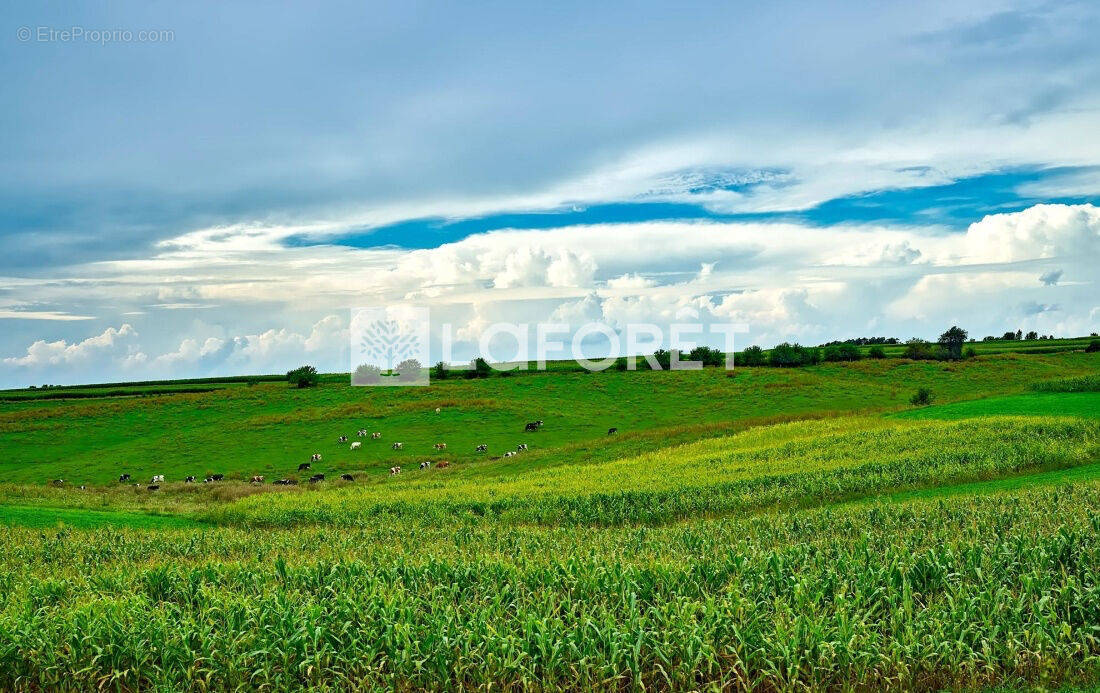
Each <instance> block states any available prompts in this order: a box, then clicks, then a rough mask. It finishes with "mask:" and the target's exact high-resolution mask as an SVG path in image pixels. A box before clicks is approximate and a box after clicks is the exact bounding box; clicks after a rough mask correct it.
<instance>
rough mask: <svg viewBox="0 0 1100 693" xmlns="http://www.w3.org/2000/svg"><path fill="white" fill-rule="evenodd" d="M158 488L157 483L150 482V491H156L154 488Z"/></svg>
mask: <svg viewBox="0 0 1100 693" xmlns="http://www.w3.org/2000/svg"><path fill="white" fill-rule="evenodd" d="M159 489H160V486H158V485H157V484H150V486H149V490H150V491H156V490H159Z"/></svg>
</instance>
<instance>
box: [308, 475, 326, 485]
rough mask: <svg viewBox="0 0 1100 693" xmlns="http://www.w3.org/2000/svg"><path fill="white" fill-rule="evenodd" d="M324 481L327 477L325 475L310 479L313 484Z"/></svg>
mask: <svg viewBox="0 0 1100 693" xmlns="http://www.w3.org/2000/svg"><path fill="white" fill-rule="evenodd" d="M324 480H325V475H324V474H314V475H313V476H311V477H309V483H311V484H316V483H317V482H318V481H324Z"/></svg>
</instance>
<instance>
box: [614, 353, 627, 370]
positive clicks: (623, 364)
mask: <svg viewBox="0 0 1100 693" xmlns="http://www.w3.org/2000/svg"><path fill="white" fill-rule="evenodd" d="M629 366H630V357H629V356H620V357H619V358H617V359H615V370H617V371H625V370H626V369H627V368H628V367H629Z"/></svg>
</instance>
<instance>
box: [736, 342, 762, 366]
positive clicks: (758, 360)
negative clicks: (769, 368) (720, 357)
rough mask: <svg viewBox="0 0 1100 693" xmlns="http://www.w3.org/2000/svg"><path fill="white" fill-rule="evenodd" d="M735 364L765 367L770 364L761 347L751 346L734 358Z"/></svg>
mask: <svg viewBox="0 0 1100 693" xmlns="http://www.w3.org/2000/svg"><path fill="white" fill-rule="evenodd" d="M733 362H734V365H735V366H764V365H767V363H768V357H767V355H766V354H765V353H764V350H763V349H761V348H760V347H758V346H751V347H749V348H747V349H745V350H744V351H742V352H741V353H740V354H738V355H736V356H734V358H733Z"/></svg>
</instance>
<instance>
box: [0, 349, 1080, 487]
mask: <svg viewBox="0 0 1100 693" xmlns="http://www.w3.org/2000/svg"><path fill="white" fill-rule="evenodd" d="M1098 362H1100V358H1097V355H1094V354H1082V353H1063V354H1054V355H1050V356H1019V355H1005V356H989V357H982V358H979V359H976V360H971V361H966V362H963V363H935V362H920V363H916V362H909V361H897V360H887V361H876V362H871V361H864V362H858V363H854V364H825V365H821V366H815V367H813V368H805V369H772V368H752V369H738V370H736V371H734V376H733V377H729V376H728V374H727V372H726V371H724V370H720V369H707V370H705V371H703V372H684V371H680V372H634V373H630V372H627V373H620V372H614V371H608V372H603V373H592V374H588V373H583V374H582V373H547V374H528V375H522V376H515V377H511V378H500V377H497V378H490V379H487V380H481V381H467V380H447V381H444V382H442V383H438V384H433V385H432V386H431V387H428V388H352V387H349V386H347V385H346V383H325V384H323V385H322V386H321V387H318V388H316V389H308V390H297V389H290V388H287V387H286V385H285V384H282V383H260V384H257V385H254V386H247V385H239V384H238V385H229V386H226V387H223V388H221V389H218V390H216V391H214V392H208V393H191V394H179V395H163V396H158V397H149V398H133V397H131V398H113V399H102V400H79V401H57V400H50V401H34V402H3V403H0V483H3V482H9V483H32V484H42V483H46V482H48V481H49V480H52V479H55V478H63V479H66V480H67V481H69V482H71V483H75V484H81V483H88V484H101V485H102V484H109V483H111V482H112V481H114V480H116V479H117V477H118V475H119V474H120V473H122V472H128V473H130V474H133V475H134V477H135V478H142V479H144V478H148V477H151V476H152V475H153V474H165V475H167V476H168V478H169V480H180V479H182V478H183V477H185V476H187V475H192V474H193V475H196V476H199V477H202V476H204V475H205V474H207V473H212V472H219V473H223V474H227V475H230V476H233V477H236V478H246V477H248V476H251V475H252V474H263V475H266V476H268V477H275V478H277V477H280V476H287V475H293V474H295V473H296V469H297V465H298V463H300V462H303V461H306V460H308V459H309V456H310V454H312V453H314V452H319V453H321V454H322V455H323V457H324V459H323V462H322V463H321V464H319V465H315V470H316V471H320V472H323V473H326V474H328V475H338V474H339V473H340V472H344V471H349V472H357V473H358V472H361V473H366V474H368V475H371V476H376V475H383V476H384V475H385V473H386V472H385V470H386V469H388V468H389V467H390V466H392V465H393V464H401V465H403V466H409V465H415V464H416V463H417V462H418V461H420V460H422V459H448V460H450V461H451V462H453V463H455V464H468V463H475V462H477V461H478V460H480V459H482V456H479V455H476V454H475V453H474V448H475V446H476V445H478V444H481V443H485V444H487V445H489V449H490V455H491V456H495V455H499V454H500V453H502V452H503V451H505V450H510V449H514V448H515V446H516V445H517V444H519V443H521V442H526V443H528V444H529V445H530V447H531V448H532V453H535V452H540V451H541V452H547V451H554V454H555V455H557V454H559V453H560V454H562V455H565V456H567V457H569V459H570V460H573V459H582V458H584V457H586V456H591V455H597V456H598V455H599V454H600V453H599V452H598V451H597V452H594V451H595V450H596V449H597V448H600V447H602V446H604V445H606V444H607V440H606V436H605V434H606V432H607V429H608V428H609V427H612V426H615V427H617V428H618V429H619V430H620V432H621V433H622V434H635V433H641V434H643V435H644V434H647V433H649V432H654V431H658V430H665V431H667V432H668V436H669V437H670V439H671V440H672V442H677V438H676V437H677V436H678V435H679V432H680V431H682V430H685V429H693V428H694V429H695V430H696V433H698V427H706V426H710V427H712V428H713V429H714V431H715V434H719V435H720V434H722V433H725V432H727V430H728V426H729V425H731V424H733V423H735V422H738V421H742V420H744V419H746V418H767V417H788V418H791V417H799V416H819V415H821V414H823V413H844V412H855V411H876V410H888V409H893V408H904V407H906V406H907V401H908V398H909V397H910V396H911V395H912V392H913V391H914V390H915V389H916V388H917V387H919V386H926V387H929V388H931V389H932V391H933V392H934V393H935V395H936V398H937V401H938V402H949V401H952V400H955V399H966V398H973V397H975V396H990V395H996V394H1005V393H1011V392H1023V391H1026V390H1027V389H1028V388H1029V386H1030V384H1031V383H1032V382H1035V381H1038V380H1044V379H1051V378H1055V377H1061V376H1066V375H1076V374H1086V373H1090V372H1094V371H1095V369H1096V367H1097V363H1098ZM437 407H439V408H440V409H441V411H440V413H438V414H437V413H436V412H435V409H436V408H437ZM534 419H543V420H545V421H546V426H545V427H544V428H543V430H541V431H539V432H538V433H536V434H525V433H524V432H523V424H524V423H525V422H527V421H531V420H534ZM359 428H367V429H369V430H371V431H375V430H377V431H380V432H382V434H383V438H382V440H381V441H370V440H367V441H364V446H363V447H364V449H363V450H361V451H358V452H355V453H353V452H352V451H350V450H349V449H348V446H347V445H342V444H338V443H337V442H336V438H337V437H338V436H339V435H341V434H347V435H352V436H354V432H355V431H356V430H357V429H359ZM693 435H694V434H693ZM394 441H400V442H403V443H405V447H404V449H403V450H402V451H400V452H395V451H393V450H391V449H390V443H392V442H394ZM437 442H445V443H447V445H448V450H447V452H446V454H440V453H436V452H435V451H434V450H433V448H432V445H433V444H434V443H437ZM652 443H653V444H654V445H653V446H652V448H651V449H655V448H657V447H662V445H661V444H660V443H661V441H660V440H653V441H652Z"/></svg>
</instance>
